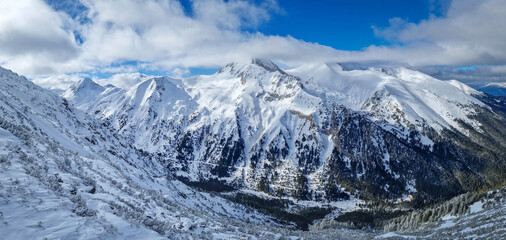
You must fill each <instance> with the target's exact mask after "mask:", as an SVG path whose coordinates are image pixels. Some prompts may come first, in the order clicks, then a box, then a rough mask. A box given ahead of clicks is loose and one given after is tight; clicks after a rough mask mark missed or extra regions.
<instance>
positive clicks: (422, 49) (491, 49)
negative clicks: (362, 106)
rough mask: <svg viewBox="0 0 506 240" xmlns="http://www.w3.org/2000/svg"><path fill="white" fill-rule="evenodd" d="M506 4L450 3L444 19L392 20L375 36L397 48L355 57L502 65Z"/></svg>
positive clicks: (374, 49) (467, 0)
mask: <svg viewBox="0 0 506 240" xmlns="http://www.w3.org/2000/svg"><path fill="white" fill-rule="evenodd" d="M504 23H506V1H503V0H483V1H475V0H459V1H452V3H451V5H450V6H449V8H448V12H447V13H446V14H445V15H444V17H431V18H429V19H427V20H423V21H421V22H419V23H409V22H406V21H403V20H402V19H398V18H393V19H391V20H390V24H391V25H390V26H389V27H387V28H378V27H374V28H373V29H374V31H375V33H376V35H377V36H379V37H383V38H385V39H387V40H390V41H393V42H398V43H401V45H402V46H399V47H377V46H372V47H369V48H367V49H366V50H365V51H364V52H363V53H359V54H357V55H356V56H354V57H357V58H356V59H357V60H362V59H373V60H387V61H397V62H402V63H408V64H410V65H413V66H420V65H436V64H440V65H473V64H504V63H505V62H506V31H503V29H504Z"/></svg>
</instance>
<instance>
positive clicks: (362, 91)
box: [64, 59, 506, 204]
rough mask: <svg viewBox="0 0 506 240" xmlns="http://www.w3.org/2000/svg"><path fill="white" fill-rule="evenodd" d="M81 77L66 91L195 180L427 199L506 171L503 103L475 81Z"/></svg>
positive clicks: (308, 195) (261, 74)
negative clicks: (103, 84) (110, 83)
mask: <svg viewBox="0 0 506 240" xmlns="http://www.w3.org/2000/svg"><path fill="white" fill-rule="evenodd" d="M86 82H88V81H86ZM86 82H85V83H86ZM81 85H82V83H81ZM79 86H80V85H79ZM79 86H74V87H73V88H71V89H70V90H69V91H67V92H66V93H65V95H64V96H65V97H66V98H67V99H69V101H70V102H72V103H73V104H75V106H76V107H77V108H79V109H81V110H83V111H85V112H87V113H89V114H91V115H93V116H95V117H96V118H97V119H99V120H102V121H105V123H106V124H108V125H109V126H111V127H112V128H114V129H116V130H117V131H119V133H120V134H122V135H123V136H124V137H125V138H126V139H128V141H130V142H131V143H132V144H133V145H134V146H135V147H136V148H137V149H139V150H140V151H143V152H145V153H147V154H151V155H154V156H158V157H159V159H161V163H162V164H163V165H164V166H166V167H167V168H168V169H169V172H170V173H171V174H174V176H176V177H178V178H179V179H182V180H184V181H190V182H191V181H200V182H208V181H216V180H218V181H223V183H225V184H227V185H229V186H232V187H234V188H237V189H249V190H254V191H260V192H265V193H267V194H269V195H272V196H280V197H283V196H284V197H293V198H298V199H307V200H317V201H321V200H325V201H329V200H330V201H335V200H339V199H349V198H361V199H378V198H380V199H381V198H383V199H397V198H403V197H406V196H407V195H413V196H414V199H415V201H416V202H420V204H427V203H429V202H432V201H438V200H440V199H447V198H450V197H452V196H455V195H457V194H460V193H463V192H466V191H471V190H476V189H480V188H483V187H485V186H495V185H498V184H501V183H503V182H504V180H505V179H506V174H505V173H506V162H505V161H504V159H506V127H505V126H506V124H505V122H506V121H505V115H504V114H503V113H502V112H501V111H502V110H500V108H497V106H491V105H490V101H480V99H482V100H483V98H480V97H479V96H482V95H480V94H479V92H477V91H476V90H473V89H471V88H469V87H468V86H465V85H463V84H461V83H457V82H447V81H441V80H438V79H435V78H432V77H430V76H428V75H425V74H423V73H420V72H417V71H413V70H409V69H405V68H370V69H366V70H344V69H343V68H342V67H341V66H340V65H339V64H337V63H322V64H307V65H304V66H301V67H299V68H297V69H292V70H287V71H284V70H282V69H280V68H279V67H278V66H276V65H275V64H274V63H272V62H271V61H269V60H265V59H252V60H251V61H249V62H243V63H231V64H228V65H226V66H225V67H224V68H222V69H221V70H220V71H219V72H217V73H216V74H213V75H209V76H195V77H191V78H187V79H183V80H175V79H170V78H156V79H151V80H147V81H144V82H141V83H139V84H137V85H136V86H134V87H133V88H131V89H128V90H126V91H125V90H118V89H115V90H107V89H102V90H100V89H99V88H97V87H96V86H94V85H93V84H90V83H86V85H85V87H83V88H81V87H79ZM86 86H89V87H86ZM94 89H98V91H95V90H94ZM84 93H88V94H84ZM80 95H86V96H90V97H87V98H81V97H79V96H80ZM483 96H485V95H483ZM492 98H493V97H492ZM73 99H78V100H73ZM83 99H85V100H86V101H82V100H83ZM499 105H501V103H499ZM498 109H499V110H498Z"/></svg>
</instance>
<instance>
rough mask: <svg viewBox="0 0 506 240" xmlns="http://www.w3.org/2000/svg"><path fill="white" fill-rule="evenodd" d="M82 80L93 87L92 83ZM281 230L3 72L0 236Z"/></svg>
mask: <svg viewBox="0 0 506 240" xmlns="http://www.w3.org/2000/svg"><path fill="white" fill-rule="evenodd" d="M82 84H86V85H83V86H88V87H91V88H92V89H99V88H98V87H97V86H95V85H94V84H93V83H92V82H90V81H89V80H84V81H83V82H82ZM78 90H79V89H78ZM83 96H84V95H83ZM90 96H91V95H90ZM74 99H76V98H74ZM80 99H82V98H80ZM277 226H280V225H279V224H278V223H275V222H274V221H273V218H272V217H269V216H266V215H264V214H261V213H259V212H257V211H255V210H251V209H248V208H246V207H244V206H241V205H238V204H234V203H232V202H230V201H228V200H225V199H223V198H221V197H218V196H215V195H211V194H209V193H204V192H199V191H196V190H194V189H192V188H190V187H188V186H186V185H184V184H183V183H181V182H180V181H177V180H171V179H169V178H167V171H166V168H165V167H164V166H162V165H161V164H160V161H158V159H156V156H148V155H146V154H144V153H143V152H141V151H138V150H136V149H134V148H132V147H131V146H130V143H129V142H128V141H127V140H125V139H124V138H122V137H121V136H120V135H119V134H117V131H116V130H115V129H113V128H111V127H108V126H106V125H105V124H103V123H102V122H100V121H99V120H96V119H94V118H93V117H90V116H88V115H87V114H85V113H83V112H81V111H80V110H78V109H76V108H74V107H73V106H71V105H70V104H68V102H67V100H65V99H62V98H61V97H59V96H57V95H56V94H54V93H52V92H50V91H48V90H44V89H42V88H40V87H38V86H36V85H35V84H33V83H31V82H29V81H28V80H26V78H24V77H20V76H18V75H17V74H15V73H12V72H11V71H8V70H6V69H3V68H0V233H1V234H2V239H37V238H46V239H53V238H56V239H97V238H102V239H138V238H142V239H166V238H170V239H193V238H196V239H205V238H221V239H227V238H229V239H237V238H239V237H248V236H252V237H253V236H256V237H259V238H271V239H273V238H276V236H278V237H281V236H282V235H281V234H280V233H282V234H288V235H290V234H295V233H290V231H289V230H285V229H279V228H277ZM274 233H276V234H277V235H274Z"/></svg>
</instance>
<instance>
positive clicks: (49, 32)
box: [0, 0, 79, 73]
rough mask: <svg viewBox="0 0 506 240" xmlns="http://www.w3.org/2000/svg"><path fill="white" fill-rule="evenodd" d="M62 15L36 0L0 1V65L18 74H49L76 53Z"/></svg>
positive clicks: (76, 48) (77, 51) (75, 46)
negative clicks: (57, 65)
mask: <svg viewBox="0 0 506 240" xmlns="http://www.w3.org/2000/svg"><path fill="white" fill-rule="evenodd" d="M67 20H68V19H65V17H64V16H62V15H60V14H58V13H57V12H55V11H54V10H53V9H51V8H50V7H49V6H47V4H45V3H44V2H42V1H40V0H23V1H19V0H2V1H0V64H2V65H3V66H5V67H7V68H12V69H13V70H15V71H19V72H22V73H32V72H38V73H53V72H55V71H56V69H55V65H56V64H66V63H67V62H68V61H71V60H72V59H73V58H75V57H76V56H77V55H78V54H79V49H78V46H77V45H76V44H75V42H74V35H73V34H72V33H70V32H68V31H66V30H64V28H66V27H68V26H67V25H66V21H67Z"/></svg>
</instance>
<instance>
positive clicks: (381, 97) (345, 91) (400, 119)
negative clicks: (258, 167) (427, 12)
mask: <svg viewBox="0 0 506 240" xmlns="http://www.w3.org/2000/svg"><path fill="white" fill-rule="evenodd" d="M287 72H289V73H291V74H293V75H296V76H300V77H301V78H302V79H303V82H304V86H305V87H306V88H307V89H308V90H309V91H312V92H314V93H316V94H318V95H320V96H322V97H324V98H326V99H328V100H330V101H335V102H338V103H340V104H343V105H345V106H347V107H349V108H351V109H353V110H356V111H359V110H362V111H367V112H369V113H372V114H373V115H375V116H376V117H377V119H379V120H387V121H388V122H389V123H391V124H394V125H395V124H399V125H402V126H405V127H411V126H414V127H417V128H418V129H423V127H424V124H426V125H428V126H430V127H432V128H434V129H436V130H441V129H442V128H449V127H454V128H456V129H459V130H461V128H460V126H459V125H458V123H457V120H458V119H460V120H463V121H465V122H466V123H469V124H471V125H473V126H475V127H477V128H478V127H479V124H478V123H477V122H475V121H472V120H471V119H470V118H469V117H468V116H469V115H473V114H474V113H475V111H474V109H473V107H474V106H478V107H484V104H483V103H481V102H480V101H479V100H477V99H476V98H474V97H472V96H470V95H469V94H468V93H469V92H470V91H472V90H471V88H469V87H464V86H463V85H455V83H454V82H446V81H441V80H438V79H435V78H433V77H431V76H429V75H426V74H423V73H420V72H417V71H413V70H409V69H406V68H392V69H384V68H370V69H368V70H351V71H344V70H343V69H342V67H340V65H337V64H331V63H325V64H313V65H307V66H306V65H304V66H301V67H299V68H296V69H292V70H289V71H287Z"/></svg>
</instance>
